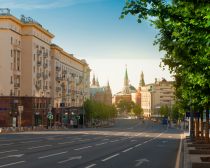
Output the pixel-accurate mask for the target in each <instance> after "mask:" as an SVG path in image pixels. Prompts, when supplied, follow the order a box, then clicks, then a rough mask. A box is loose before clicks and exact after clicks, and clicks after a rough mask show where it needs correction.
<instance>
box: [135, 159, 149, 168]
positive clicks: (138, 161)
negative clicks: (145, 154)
mask: <svg viewBox="0 0 210 168" xmlns="http://www.w3.org/2000/svg"><path fill="white" fill-rule="evenodd" d="M136 162H137V163H136V165H135V167H139V166H141V165H142V164H143V163H144V162H149V160H147V159H145V158H144V159H139V160H136Z"/></svg>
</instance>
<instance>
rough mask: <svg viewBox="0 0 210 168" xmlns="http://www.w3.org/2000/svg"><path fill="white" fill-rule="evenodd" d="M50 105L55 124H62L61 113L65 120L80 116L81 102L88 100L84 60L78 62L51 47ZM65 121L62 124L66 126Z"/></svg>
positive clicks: (70, 55) (88, 72) (56, 47)
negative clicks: (75, 115) (63, 112)
mask: <svg viewBox="0 0 210 168" xmlns="http://www.w3.org/2000/svg"><path fill="white" fill-rule="evenodd" d="M51 66H52V67H53V68H52V71H51V82H52V85H51V86H52V88H51V89H52V92H51V98H52V105H53V109H54V112H55V114H56V116H57V117H56V118H57V119H56V121H55V122H57V123H62V121H61V120H62V119H60V118H61V115H63V114H62V111H65V115H66V118H67V120H68V119H69V118H70V117H72V116H71V115H72V114H73V113H75V114H77V115H80V114H82V112H83V111H82V110H83V109H82V106H83V102H84V101H85V100H86V99H87V98H89V87H90V82H89V81H90V68H89V66H88V64H87V63H86V61H85V60H79V59H77V58H75V57H74V56H73V55H72V54H69V53H67V52H65V51H64V50H63V49H62V48H61V47H59V46H57V45H55V44H52V45H51ZM67 120H65V121H64V124H67Z"/></svg>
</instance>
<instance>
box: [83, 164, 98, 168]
mask: <svg viewBox="0 0 210 168" xmlns="http://www.w3.org/2000/svg"><path fill="white" fill-rule="evenodd" d="M94 166H96V164H91V165H89V166H87V167H85V168H91V167H94Z"/></svg>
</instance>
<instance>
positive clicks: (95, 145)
mask: <svg viewBox="0 0 210 168" xmlns="http://www.w3.org/2000/svg"><path fill="white" fill-rule="evenodd" d="M107 143H108V142H104V143H99V144H96V145H95V146H100V145H104V144H107Z"/></svg>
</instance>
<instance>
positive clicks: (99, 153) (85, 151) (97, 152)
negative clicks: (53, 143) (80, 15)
mask: <svg viewBox="0 0 210 168" xmlns="http://www.w3.org/2000/svg"><path fill="white" fill-rule="evenodd" d="M128 146H129V143H128V142H126V141H124V143H122V144H120V145H119V144H118V145H116V144H115V145H114V144H113V145H112V146H108V147H107V146H103V147H101V146H100V147H97V148H94V147H93V146H86V147H81V148H75V149H74V150H73V151H53V153H52V152H51V153H47V154H46V153H45V154H43V155H42V156H39V157H38V158H37V159H38V160H36V161H35V162H33V161H32V160H31V161H30V160H29V158H28V159H27V160H28V162H26V163H25V164H24V165H21V166H22V167H32V168H33V167H38V166H41V165H47V166H48V167H62V166H64V167H66V166H68V167H75V166H76V167H81V166H82V165H81V164H84V165H86V164H88V162H90V160H91V161H93V160H94V159H97V160H98V159H102V158H104V157H107V156H108V155H110V154H112V153H113V152H116V151H119V150H123V149H124V148H127V147H128ZM80 149H81V150H80ZM74 151H75V152H74ZM89 157H91V158H89ZM33 158H34V157H33ZM33 158H32V159H33ZM78 160H79V161H78ZM56 162H57V163H56Z"/></svg>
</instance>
